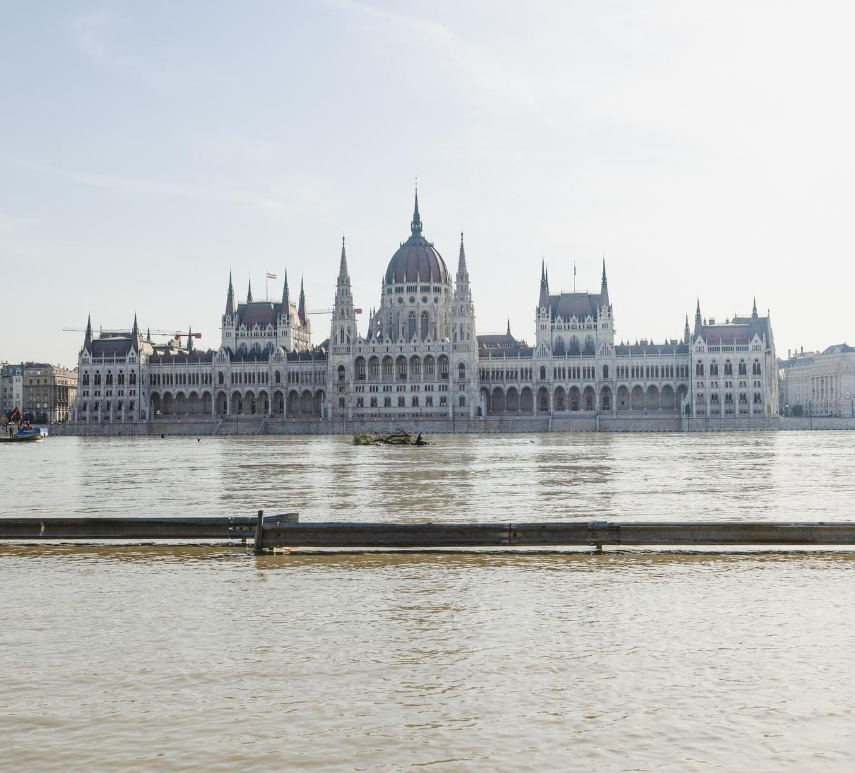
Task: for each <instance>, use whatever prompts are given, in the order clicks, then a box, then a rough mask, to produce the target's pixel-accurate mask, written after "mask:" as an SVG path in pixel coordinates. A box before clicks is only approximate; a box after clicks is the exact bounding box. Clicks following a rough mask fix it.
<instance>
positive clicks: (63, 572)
mask: <svg viewBox="0 0 855 773" xmlns="http://www.w3.org/2000/svg"><path fill="white" fill-rule="evenodd" d="M853 465H855V435H852V434H850V433H844V432H840V433H821V432H815V433H807V432H804V433H785V432H778V433H735V434H724V433H721V434H719V433H715V434H709V435H681V434H674V435H516V436H507V435H506V436H487V437H483V436H456V437H440V438H436V445H434V446H432V447H430V448H427V449H413V448H410V449H400V448H366V447H354V446H351V445H349V444H348V442H347V440H346V439H345V438H335V437H314V438H289V437H258V438H201V439H200V440H199V441H197V440H196V439H195V438H177V437H171V438H166V439H160V438H65V437H57V438H51V439H49V440H47V441H45V442H43V443H39V444H34V445H22V446H11V447H10V446H0V472H1V473H2V474H1V475H0V517H4V516H6V517H8V516H11V515H61V514H67V515H75V514H77V515H120V514H128V515H149V514H150V515H215V514H227V515H250V514H252V513H254V512H255V510H256V509H258V508H263V509H264V510H265V511H266V512H269V513H276V512H289V511H295V510H296V511H299V512H300V517H301V520H342V521H344V520H362V521H367V520H400V521H420V520H432V521H455V520H467V521H476V520H477V521H490V520H505V521H507V520H512V519H515V520H550V519H553V520H566V519H570V518H588V517H595V518H597V519H608V520H620V519H641V518H644V519H679V518H687V519H688V518H692V519H704V518H707V519H721V518H736V519H758V518H770V519H782V520H795V519H798V520H814V519H832V518H837V519H840V518H852V517H853V516H852V503H853V501H855V481H853V474H852V473H853V469H855V467H853ZM853 582H855V553H850V552H848V551H839V550H838V551H783V550H782V551H777V552H775V551H769V552H753V553H752V552H749V553H741V554H740V553H726V552H711V553H692V552H684V553H674V552H671V553H666V552H653V551H633V552H617V551H613V552H609V551H608V550H607V551H606V552H605V553H604V554H603V555H592V554H590V553H587V552H569V553H566V554H559V555H556V554H529V555H519V554H503V553H495V552H489V553H483V554H447V555H433V554H432V555H423V554H422V555H419V554H412V555H408V554H405V555H401V554H394V555H390V554H365V555H350V554H332V555H300V554H298V553H292V554H291V555H287V556H286V555H277V556H261V557H255V556H252V555H248V554H246V553H245V552H243V551H242V550H241V549H239V548H236V547H224V546H223V547H180V546H166V547H148V546H135V545H117V546H104V545H102V546H77V547H70V546H67V545H56V546H44V545H43V546H38V547H33V546H9V545H6V546H3V545H0V771H2V773H6V772H7V771H9V772H10V773H11V772H12V771H14V772H15V773H17V772H18V771H38V773H44V772H47V773H50V772H52V771H57V772H59V771H62V772H63V773H65V772H66V771H81V772H83V771H86V773H90V772H94V773H102V772H106V771H111V772H112V771H131V770H132V771H157V772H158V773H160V772H161V771H163V772H170V773H171V772H172V771H176V772H177V771H235V770H240V771H290V770H297V771H310V770H311V771H388V772H389V773H391V772H393V771H394V772H395V773H397V772H399V771H420V770H423V769H424V770H429V771H437V772H440V771H441V772H443V773H445V772H446V771H477V772H478V773H480V772H481V771H484V772H486V771H490V772H491V773H492V772H493V771H500V770H501V771H505V770H508V771H567V770H574V771H575V770H579V771H669V772H673V773H678V772H679V773H682V772H683V771H707V770H711V769H718V770H724V771H752V772H755V771H776V772H777V771H785V772H786V771H847V773H849V772H850V771H852V770H853V769H855V629H854V628H853V621H855V615H853V602H855V585H853Z"/></svg>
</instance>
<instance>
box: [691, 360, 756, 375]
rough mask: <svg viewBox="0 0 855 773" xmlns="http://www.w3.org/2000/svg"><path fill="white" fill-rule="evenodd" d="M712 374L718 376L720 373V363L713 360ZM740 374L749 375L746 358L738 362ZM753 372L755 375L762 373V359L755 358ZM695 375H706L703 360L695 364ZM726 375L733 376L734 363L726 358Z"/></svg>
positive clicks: (711, 365)
mask: <svg viewBox="0 0 855 773" xmlns="http://www.w3.org/2000/svg"><path fill="white" fill-rule="evenodd" d="M709 370H710V375H711V376H717V375H718V363H717V362H716V361H715V360H713V361H712V362H711V363H710V368H709ZM737 372H738V375H740V376H747V375H748V365H747V363H746V362H745V360H740V361H739V364H738V370H737ZM751 373H752V375H754V376H759V375H760V373H761V367H760V360H754V362H753V363H752V365H751ZM695 375H696V376H703V375H704V363H703V362H702V361H701V360H698V361H697V363H696V364H695ZM724 375H725V376H732V375H733V363H732V362H731V361H730V360H726V361H725V363H724Z"/></svg>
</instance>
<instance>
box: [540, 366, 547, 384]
mask: <svg viewBox="0 0 855 773" xmlns="http://www.w3.org/2000/svg"><path fill="white" fill-rule="evenodd" d="M540 378H541V380H542V381H545V380H546V367H545V366H543V365H541V366H540Z"/></svg>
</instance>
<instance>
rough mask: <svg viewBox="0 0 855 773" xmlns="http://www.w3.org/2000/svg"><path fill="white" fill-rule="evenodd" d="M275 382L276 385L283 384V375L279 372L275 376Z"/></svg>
mask: <svg viewBox="0 0 855 773" xmlns="http://www.w3.org/2000/svg"><path fill="white" fill-rule="evenodd" d="M273 381H274V383H276V384H281V383H282V374H281V373H280V372H279V371H278V370H277V371H276V373H275V375H274V376H273Z"/></svg>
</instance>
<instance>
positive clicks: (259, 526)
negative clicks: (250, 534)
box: [252, 510, 264, 555]
mask: <svg viewBox="0 0 855 773" xmlns="http://www.w3.org/2000/svg"><path fill="white" fill-rule="evenodd" d="M252 552H253V553H255V554H256V555H258V554H259V553H263V552H264V510H259V511H258V520H257V521H256V523H255V543H254V545H253V548H252Z"/></svg>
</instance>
